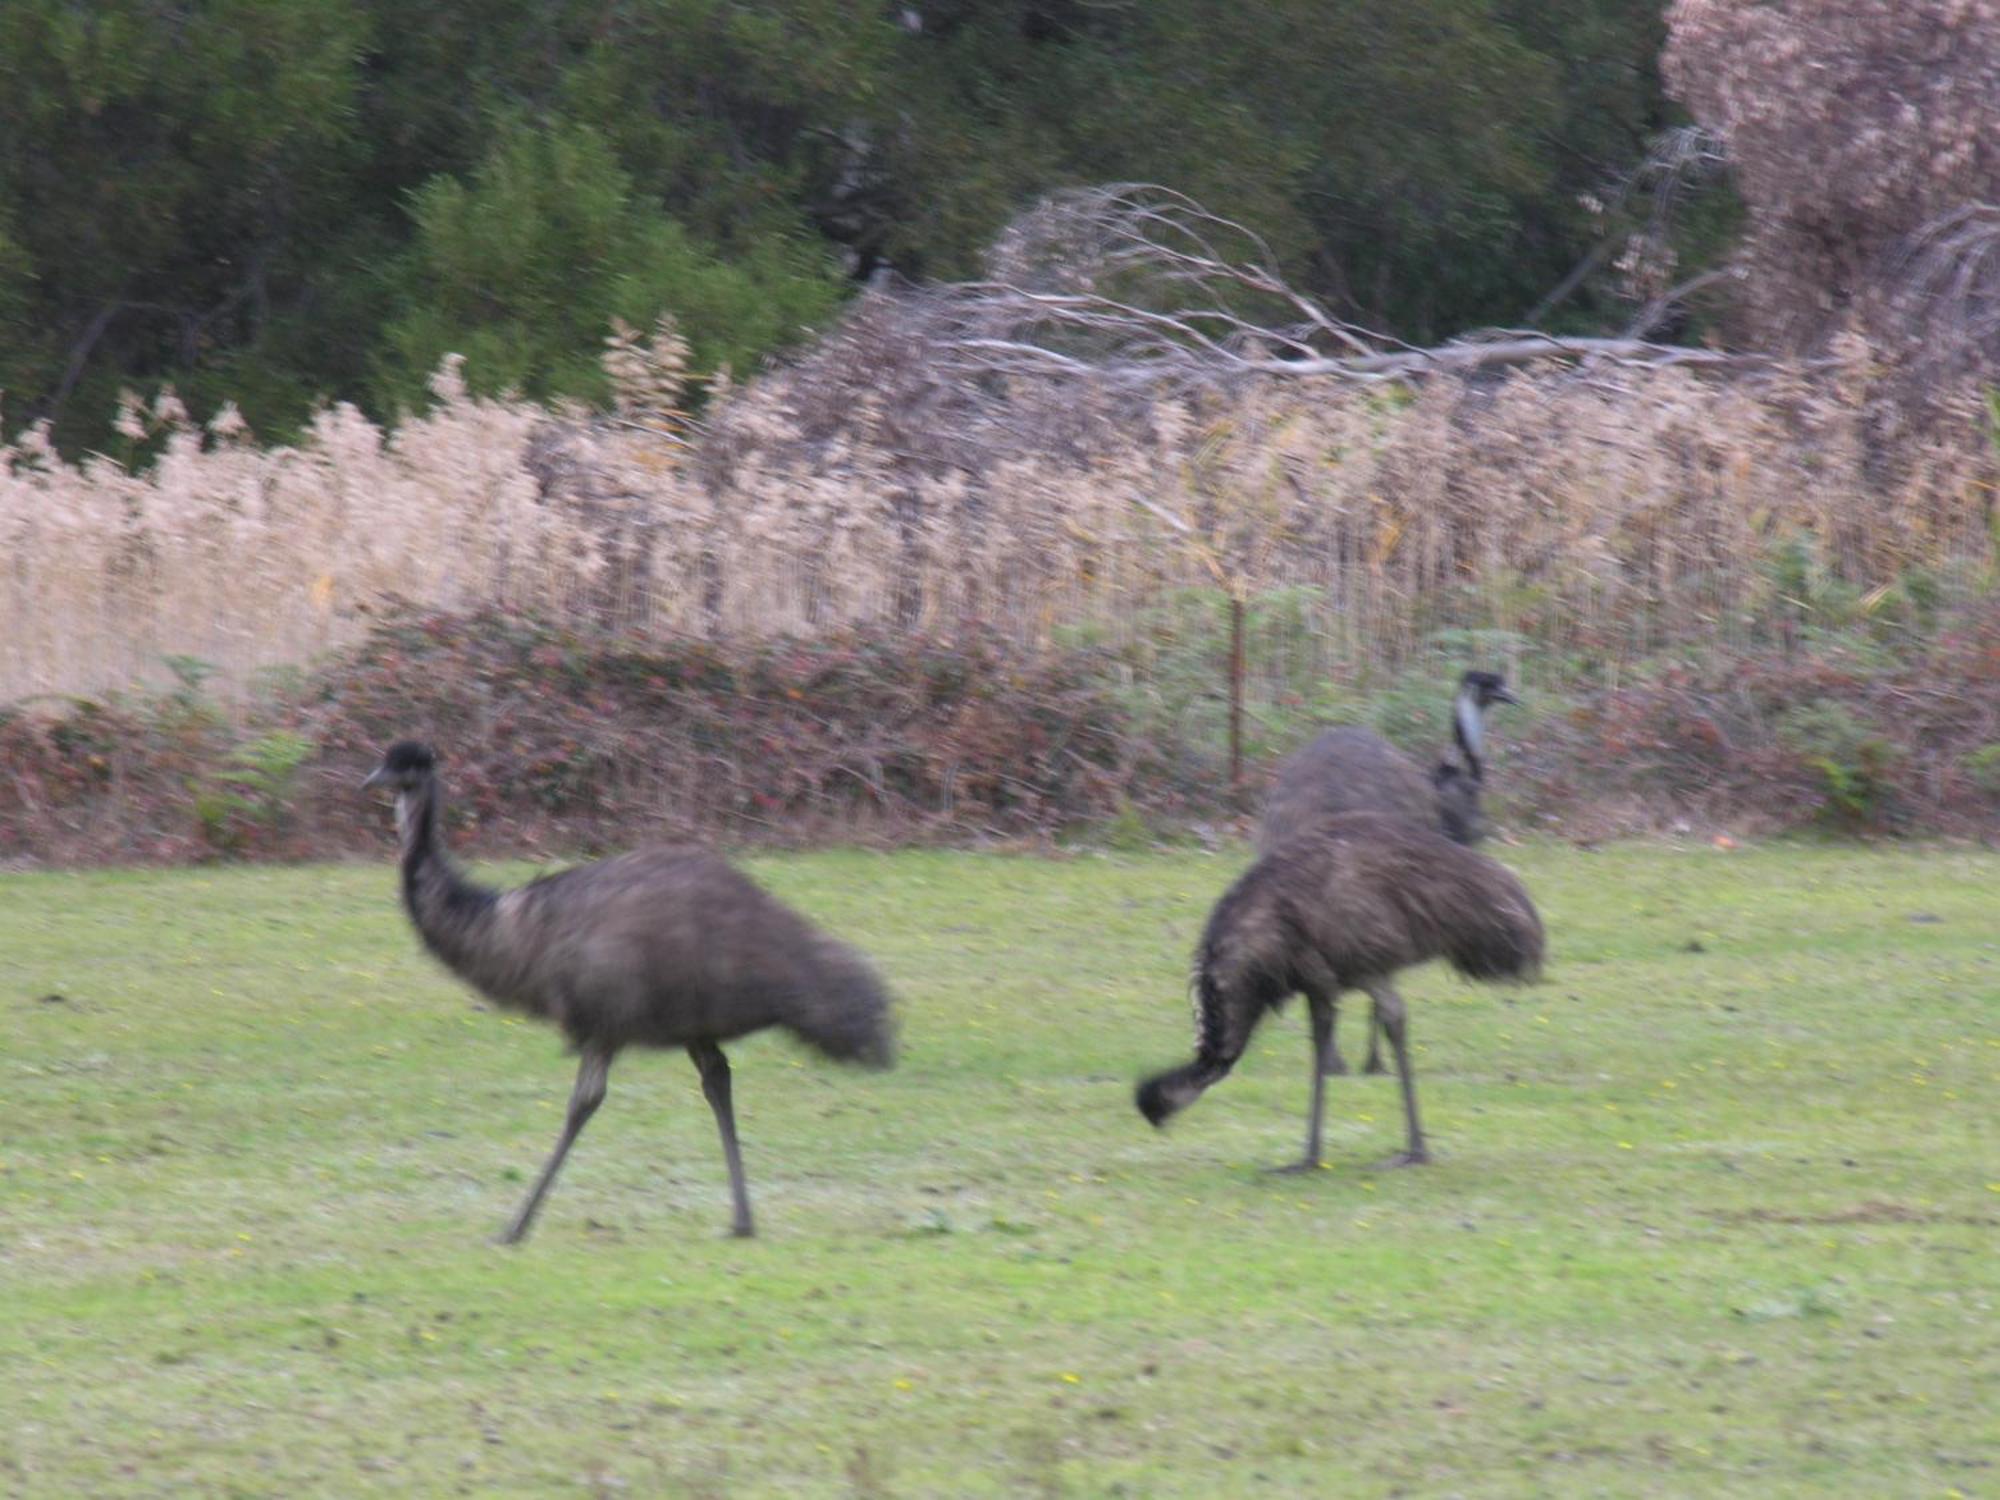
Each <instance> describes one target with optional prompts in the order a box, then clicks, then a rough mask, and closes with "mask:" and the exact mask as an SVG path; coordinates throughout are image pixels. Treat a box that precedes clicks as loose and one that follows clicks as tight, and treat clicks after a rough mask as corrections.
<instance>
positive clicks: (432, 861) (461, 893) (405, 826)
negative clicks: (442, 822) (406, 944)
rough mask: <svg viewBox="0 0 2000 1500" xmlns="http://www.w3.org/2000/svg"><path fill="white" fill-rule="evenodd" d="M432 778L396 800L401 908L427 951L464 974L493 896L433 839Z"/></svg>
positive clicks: (434, 801) (434, 795)
mask: <svg viewBox="0 0 2000 1500" xmlns="http://www.w3.org/2000/svg"><path fill="white" fill-rule="evenodd" d="M439 801H440V798H439V794H438V785H437V782H436V781H435V780H434V779H431V780H426V781H424V782H423V783H422V784H421V785H419V786H416V787H413V788H411V789H410V790H409V791H406V792H399V793H397V795H396V831H397V832H398V833H399V834H400V835H401V836H402V840H403V904H404V905H405V906H407V907H408V908H409V911H410V920H411V921H413V922H414V923H416V926H417V932H418V933H419V934H420V935H421V936H422V938H423V940H424V946H426V947H427V948H429V949H430V950H431V952H433V953H435V954H436V955H437V956H438V957H439V958H441V959H443V960H444V961H445V963H447V964H448V965H450V966H451V967H452V968H454V969H457V970H459V971H460V972H461V973H462V972H464V970H465V967H466V964H467V961H468V959H470V958H471V957H472V956H473V953H474V951H475V948H476V945H477V944H478V942H479V939H480V936H481V934H482V933H483V931H484V929H485V928H486V926H487V924H488V922H489V921H490V919H491V917H492V914H493V904H494V900H495V896H494V893H493V892H492V891H489V890H487V889H486V888H485V887H484V886H479V885H474V884H473V883H472V882H471V881H469V880H467V879H466V878H465V877H464V876H463V875H461V874H460V873H459V870H458V867H457V866H456V865H454V864H453V863H452V861H451V857H450V856H449V855H448V854H446V853H445V851H444V844H443V842H442V840H440V838H439V837H438V805H439Z"/></svg>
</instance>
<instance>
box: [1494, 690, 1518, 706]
mask: <svg viewBox="0 0 2000 1500" xmlns="http://www.w3.org/2000/svg"><path fill="white" fill-rule="evenodd" d="M1493 701H1494V702H1495V703H1511V704H1513V705H1514V706H1515V707H1516V708H1519V707H1520V706H1521V700H1520V699H1519V698H1516V697H1515V696H1514V695H1513V694H1512V693H1510V692H1508V691H1507V690H1506V689H1505V688H1503V687H1497V688H1495V689H1494V690H1493Z"/></svg>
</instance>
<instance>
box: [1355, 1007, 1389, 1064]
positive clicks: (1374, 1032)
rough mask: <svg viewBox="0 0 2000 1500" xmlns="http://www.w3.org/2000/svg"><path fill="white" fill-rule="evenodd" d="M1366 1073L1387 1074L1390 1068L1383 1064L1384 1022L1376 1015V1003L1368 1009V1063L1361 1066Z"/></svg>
mask: <svg viewBox="0 0 2000 1500" xmlns="http://www.w3.org/2000/svg"><path fill="white" fill-rule="evenodd" d="M1361 1071H1362V1072H1364V1073H1386V1072H1388V1071H1389V1070H1388V1068H1387V1067H1385V1066H1384V1065H1383V1062H1382V1020H1381V1017H1379V1016H1377V1015H1376V1014H1375V1007H1374V1003H1373V1002H1372V1001H1371V1002H1370V1003H1369V1007H1368V1061H1366V1062H1365V1063H1363V1064H1362V1065H1361Z"/></svg>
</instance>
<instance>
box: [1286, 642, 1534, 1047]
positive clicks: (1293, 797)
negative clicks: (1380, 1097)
mask: <svg viewBox="0 0 2000 1500" xmlns="http://www.w3.org/2000/svg"><path fill="white" fill-rule="evenodd" d="M1519 702H1520V699H1518V698H1516V697H1515V696H1514V695H1513V694H1512V693H1510V692H1509V691H1507V681H1506V679H1505V678H1504V677H1502V676H1501V675H1500V674H1499V673H1498V672H1467V673H1466V674H1465V675H1464V676H1463V677H1461V678H1460V679H1459V683H1458V692H1457V695H1456V697H1454V699H1453V700H1452V711H1451V733H1452V741H1453V743H1454V744H1455V745H1456V746H1457V749H1458V753H1459V755H1460V756H1461V757H1462V758H1463V759H1464V761H1465V764H1464V766H1463V767H1460V766H1458V765H1457V764H1455V763H1454V762H1452V761H1449V760H1443V761H1439V762H1438V764H1437V767H1436V768H1435V769H1434V770H1432V771H1431V773H1430V774H1429V775H1425V774H1424V772H1423V770H1422V769H1421V768H1420V767H1419V766H1418V765H1417V763H1416V762H1415V761H1413V760H1411V759H1410V758H1409V757H1408V756H1407V755H1405V754H1403V752H1402V751H1400V750H1398V749H1397V748H1396V747H1395V746H1394V745H1391V744H1390V743H1389V742H1388V741H1387V740H1385V739H1383V738H1382V736H1381V735H1379V734H1376V733H1375V732H1374V731H1373V730H1370V729H1359V728H1356V727H1354V726H1353V725H1339V726H1336V727H1335V728H1332V729H1328V730H1325V731H1324V732H1322V733H1321V734H1319V735H1318V736H1316V737H1315V738H1314V739H1312V740H1311V741H1310V742H1308V743H1307V744H1306V745H1305V746H1303V747H1302V748H1300V749H1299V750H1296V751H1294V752H1293V753H1292V754H1291V755H1290V756H1289V757H1288V758H1287V759H1286V760H1285V761H1284V762H1283V764H1281V765H1280V766H1279V767H1278V774H1277V777H1276V779H1275V780H1274V781H1273V783H1272V786H1271V795H1270V798H1269V800H1268V801H1267V802H1266V803H1265V804H1264V819H1263V822H1262V824H1261V825H1260V826H1259V827H1258V830H1257V848H1258V850H1259V852H1263V851H1267V850H1270V849H1272V848H1275V847H1276V846H1277V845H1278V844H1279V843H1281V842H1282V841H1284V840H1285V839H1288V838H1290V837H1292V836H1293V835H1295V834H1297V833H1300V832H1302V831H1304V830H1306V829H1308V828H1313V827H1316V826H1317V825H1319V824H1320V823H1322V822H1324V821H1325V820H1326V819H1328V818H1337V817H1340V816H1342V815H1343V814H1346V813H1357V812H1372V813H1381V814H1384V815H1385V816H1388V817H1392V818H1396V819H1399V820H1401V821H1402V822H1405V823H1409V824H1412V825H1414V826H1416V827H1419V828H1436V829H1438V830H1440V831H1441V832H1442V833H1443V834H1444V836H1445V837H1446V838H1448V839H1450V840H1451V841H1452V842H1453V843H1455V844H1467V845H1470V844H1476V843H1478V842H1479V841H1480V840H1481V839H1483V838H1484V837H1485V836H1486V822H1485V819H1484V817H1483V816H1482V815H1481V813H1480V810H1479V799H1480V792H1481V790H1482V789H1483V787H1484V785H1485V776H1486V772H1485V763H1484V762H1483V761H1482V760H1481V759H1480V756H1481V754H1482V751H1483V747H1484V743H1485V723H1486V711H1487V710H1488V709H1489V708H1491V707H1492V706H1493V705H1494V704H1496V703H1519ZM1380 1031H1381V1028H1380V1027H1379V1026H1376V1025H1372V1024H1371V1025H1370V1027H1369V1029H1368V1061H1367V1064H1366V1066H1365V1067H1364V1068H1363V1069H1362V1071H1363V1072H1367V1073H1380V1072H1382V1071H1383V1067H1382V1052H1381V1047H1380V1045H1379V1042H1380ZM1326 1065H1327V1070H1328V1071H1329V1072H1333V1073H1345V1072H1346V1071H1347V1064H1346V1063H1345V1062H1344V1061H1342V1059H1341V1056H1340V1046H1339V1043H1338V1042H1335V1043H1334V1045H1333V1046H1331V1047H1329V1048H1328V1049H1327V1055H1326Z"/></svg>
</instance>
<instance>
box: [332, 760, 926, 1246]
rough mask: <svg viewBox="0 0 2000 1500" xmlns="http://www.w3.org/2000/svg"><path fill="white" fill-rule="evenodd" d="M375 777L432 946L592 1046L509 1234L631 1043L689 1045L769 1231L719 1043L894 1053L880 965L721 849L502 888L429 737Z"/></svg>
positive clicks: (526, 1216)
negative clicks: (487, 881)
mask: <svg viewBox="0 0 2000 1500" xmlns="http://www.w3.org/2000/svg"><path fill="white" fill-rule="evenodd" d="M362 785H363V786H364V787H372V786H387V787H389V788H391V789H393V790H394V792H395V794H396V826H397V831H398V833H399V834H400V836H401V840H402V874H403V903H404V905H405V906H406V907H407V908H408V909H409V913H410V919H411V921H412V922H414V923H415V924H416V929H417V932H418V934H419V935H420V936H421V937H422V938H423V941H424V946H425V947H427V948H429V949H430V951H431V952H432V953H433V954H434V955H435V956H436V957H437V958H438V959H439V960H441V961H442V962H443V963H444V965H445V967H446V968H448V969H450V970H451V971H452V972H453V973H454V974H456V975H458V977H459V978H461V979H463V980H464V981H465V982H466V983H467V984H469V985H471V986H472V987H473V988H474V989H476V990H478V991H479V992H480V993H481V994H484V995H486V996H487V997H489V998H490V999H492V1000H493V1001H495V1002H496V1003H498V1004H499V1005H502V1006H505V1007H509V1008H511V1009H515V1010H520V1011H525V1012H526V1013H527V1014H529V1015H531V1016H535V1017H537V1018H539V1019H541V1020H545V1021H549V1022H552V1023H553V1024H554V1025H556V1026H558V1027H560V1028H561V1030H562V1032H563V1034H564V1035H565V1036H567V1037H568V1038H569V1041H570V1044H571V1046H572V1047H573V1048H574V1050H575V1051H576V1052H577V1053H578V1054H579V1056H580V1058H581V1062H580V1064H579V1066H578V1068H577V1074H576V1086H575V1088H574V1089H573V1090H572V1091H571V1093H570V1098H569V1112H568V1115H567V1117H566V1118H565V1120H564V1122H563V1128H562V1134H561V1135H560V1136H558V1137H557V1139H556V1145H555V1150H554V1151H553V1152H552V1153H551V1154H550V1156H549V1159H548V1163H547V1165H545V1166H544V1167H543V1168H542V1172H541V1176H540V1177H538V1178H537V1179H536V1180H535V1185H534V1187H533V1188H531V1189H530V1190H529V1192H528V1196H527V1198H526V1199H525V1200H524V1201H523V1202H522V1204H521V1207H520V1209H519V1211H518V1212H517V1213H516V1214H515V1215H514V1217H513V1219H512V1220H511V1221H510V1222H509V1223H508V1225H507V1227H506V1228H505V1229H504V1230H503V1231H502V1232H501V1234H500V1236H499V1238H500V1241H501V1243H503V1244H509V1245H511V1244H517V1243H519V1242H520V1240H521V1239H523V1238H524V1237H525V1236H526V1235H527V1233H528V1230H529V1228H530V1226H531V1225H532V1224H533V1223H534V1221H535V1214H536V1212H537V1211H538V1210H539V1209H540V1208H541V1206H542V1199H543V1198H544V1197H546V1196H547V1194H548V1191H549V1188H550V1187H551V1185H553V1183H554V1182H555V1179H556V1173H557V1172H559V1171H560V1170H561V1169H562V1164H563V1158H564V1157H566V1156H567V1155H569V1149H570V1147H571V1146H572V1145H574V1144H575V1143H576V1138H577V1136H578V1135H579V1134H580V1133H581V1132H582V1130H583V1127H584V1126H585V1125H586V1124H587V1123H588V1122H589V1120H590V1117H591V1115H592V1114H594V1113H595V1112H596V1110H597V1107H598V1105H600V1104H602V1103H603V1102H604V1093H605V1080H606V1078H607V1076H608V1075H609V1073H610V1071H611V1063H612V1059H613V1058H615V1057H616V1056H617V1055H618V1053H619V1052H620V1050H622V1049H623V1048H625V1047H628V1046H641V1047H681V1048H685V1049H686V1051H687V1054H688V1056H689V1057H690V1058H692V1059H693V1060H694V1065H695V1068H696V1069H697V1071H698V1072H699V1073H700V1075H701V1090H702V1093H703V1095H704V1096H705V1097H706V1098H707V1100H708V1104H709V1108H710V1109H712V1110H713V1111H714V1112H715V1123H716V1126H717V1128H718V1129H719V1130H720V1132H721V1134H722V1154H723V1158H724V1160H725V1161H727V1163H728V1165H729V1189H730V1194H731V1198H732V1200H733V1202H734V1209H735V1213H734V1219H733V1222H732V1226H731V1227H732V1229H733V1231H734V1233H735V1234H736V1235H738V1236H739V1237H747V1236H749V1235H751V1234H752V1233H754V1232H755V1231H754V1228H753V1226H752V1223H751V1218H750V1193H749V1189H748V1187H747V1186H746V1185H745V1183H744V1178H743V1154H742V1150H741V1148H740V1147H739V1146H738V1144H737V1139H736V1116H735V1111H734V1109H733V1107H732V1105H731V1102H730V1088H729V1060H728V1059H727V1058H726V1057H725V1056H723V1052H722V1047H721V1045H720V1044H721V1043H723V1042H727V1041H733V1040H735V1039H736V1038H737V1037H741V1036H746V1035H748V1034H749V1033H751V1032H753V1031H761V1030H762V1029H764V1028H765V1027H767V1026H783V1027H785V1028H786V1029H788V1030H789V1031H791V1032H792V1033H793V1034H794V1035H796V1036H798V1037H800V1038H801V1039H802V1040H804V1041H806V1042H808V1043H810V1044H811V1045H812V1046H814V1047H816V1048H818V1049H819V1050H820V1051H821V1052H823V1053H825V1054H826V1055H827V1056H829V1057H832V1058H836V1059H839V1060H842V1061H851V1062H858V1063H862V1064H866V1065H869V1066H873V1067H881V1068H886V1067H888V1066H889V1065H890V1063H891V1061H892V1057H893V1051H894V1038H893V1026H892V1022H891V1018H890V1013H889V997H888V994H887V992H886V991H885V990H884V989H883V987H882V983H881V981H880V980H879V979H878V978H877V977H876V975H875V973H874V971H873V970H872V969H871V968H870V967H869V966H868V963H867V962H866V960H864V959H863V958H862V957H861V956H860V955H859V954H858V953H856V952H855V951H854V950H853V949H851V948H849V947H847V946H846V945H844V944H842V943H839V942H836V941H835V940H834V939H833V938H831V937H828V936H827V935H826V934H825V933H822V932H821V931H819V930H818V929H817V928H815V927H814V926H813V925H812V924H811V923H809V922H807V921H806V920H805V918H803V917H801V916H799V915H798V914H797V913H796V912H794V911H792V910H791V909H790V908H789V907H786V906H785V905H783V904H782V903H780V902H779V901H777V900H776V899H775V898H773V897H772V896H770V895H767V894H766V893H765V892H764V891H763V890H761V889H760V888H759V887H757V886H756V885H754V884H752V883H751V881H750V880H749V879H748V878H746V877H745V876H743V875H742V874H740V873H738V872H737V871H736V870H735V869H733V868H731V866H730V865H729V864H728V862H727V861H725V860H724V859H722V858H721V856H719V855H716V854H712V853H709V852H707V851H706V850H701V849H652V850H643V851H639V852H635V853H631V854H624V855H620V856H618V857H616V858H613V859H605V860H600V861H598V862H596V863H595V864H588V865H580V866H578V867H577V868H575V869H570V870H564V871H561V872H559V873H557V874H554V875H547V876H544V877H542V878H541V879H539V880H535V881H531V882H530V883H529V884H527V885H525V886H522V887H520V888H519V889H516V890H510V891H504V892H503V891H493V890H488V889H486V888H484V887H482V886H479V885H475V884H473V883H472V882H470V881H468V880H467V879H465V877H464V876H463V875H461V874H460V873H459V871H458V869H457V867H456V866H455V865H454V863H453V862H452V860H451V858H450V856H449V855H448V854H446V852H445V850H444V846H443V842H442V840H441V839H440V837H439V834H438V823H439V818H440V812H439V808H440V803H441V794H440V790H439V784H438V776H437V757H436V755H435V754H434V753H433V752H432V751H431V749H430V748H429V747H428V746H425V745H422V744H419V743H417V742H416V741H414V740H399V741H398V742H397V743H395V744H393V745H391V746H390V747H389V749H388V751H387V753H385V754H384V755H383V757H382V764H381V765H379V766H378V767H376V769H375V770H374V771H373V772H372V773H370V775H369V776H368V778H367V780H365V781H364V782H362Z"/></svg>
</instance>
